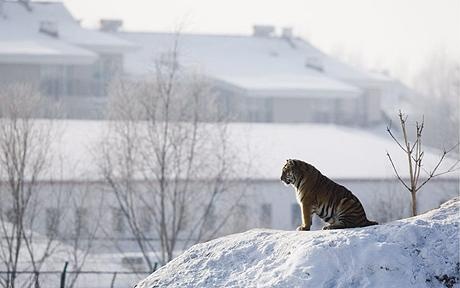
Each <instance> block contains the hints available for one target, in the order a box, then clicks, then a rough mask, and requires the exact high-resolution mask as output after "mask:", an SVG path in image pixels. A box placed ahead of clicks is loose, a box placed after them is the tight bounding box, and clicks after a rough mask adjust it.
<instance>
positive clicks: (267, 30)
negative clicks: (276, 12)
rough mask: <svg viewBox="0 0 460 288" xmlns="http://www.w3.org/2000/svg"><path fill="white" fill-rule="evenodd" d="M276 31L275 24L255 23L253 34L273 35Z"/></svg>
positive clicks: (257, 35) (256, 35)
mask: <svg viewBox="0 0 460 288" xmlns="http://www.w3.org/2000/svg"><path fill="white" fill-rule="evenodd" d="M274 33H275V26H271V25H254V26H253V34H252V35H253V36H254V37H271V36H273V34H274Z"/></svg>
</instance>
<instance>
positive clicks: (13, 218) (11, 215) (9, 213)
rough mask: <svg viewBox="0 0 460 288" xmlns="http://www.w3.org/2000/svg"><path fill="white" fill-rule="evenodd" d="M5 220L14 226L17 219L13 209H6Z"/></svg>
mask: <svg viewBox="0 0 460 288" xmlns="http://www.w3.org/2000/svg"><path fill="white" fill-rule="evenodd" d="M6 219H7V220H8V222H10V223H13V224H15V223H16V219H17V213H16V210H15V209H13V208H10V209H8V210H7V211H6Z"/></svg>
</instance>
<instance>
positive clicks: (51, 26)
mask: <svg viewBox="0 0 460 288" xmlns="http://www.w3.org/2000/svg"><path fill="white" fill-rule="evenodd" d="M39 31H40V32H41V33H44V34H47V35H49V36H52V37H55V38H57V37H59V29H58V24H57V22H56V21H40V30H39Z"/></svg>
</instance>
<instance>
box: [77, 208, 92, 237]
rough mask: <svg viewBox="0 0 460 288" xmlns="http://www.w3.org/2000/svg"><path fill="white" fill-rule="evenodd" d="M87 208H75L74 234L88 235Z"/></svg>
mask: <svg viewBox="0 0 460 288" xmlns="http://www.w3.org/2000/svg"><path fill="white" fill-rule="evenodd" d="M88 229H89V228H88V209H87V208H77V209H76V210H75V236H86V235H88V231H89V230H88Z"/></svg>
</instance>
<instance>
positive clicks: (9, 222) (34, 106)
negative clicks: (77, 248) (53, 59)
mask: <svg viewBox="0 0 460 288" xmlns="http://www.w3.org/2000/svg"><path fill="white" fill-rule="evenodd" d="M42 100H43V98H42V97H40V95H39V94H38V93H37V90H36V89H35V88H34V87H33V86H30V85H26V84H14V85H9V86H6V87H2V89H1V91H0V103H1V105H0V193H1V199H2V203H0V204H1V210H2V211H0V212H1V213H0V237H1V242H0V260H1V261H2V262H1V267H2V268H4V269H5V270H6V272H7V273H6V274H1V275H0V285H2V286H4V287H15V286H17V285H18V282H17V276H18V275H17V271H18V269H24V268H25V267H28V268H29V269H30V268H31V269H32V271H33V272H36V273H38V272H39V271H40V269H41V267H42V265H43V264H44V262H45V260H46V259H47V258H48V257H49V256H50V255H51V254H52V252H53V251H54V249H55V248H56V245H55V242H54V239H55V237H56V235H55V234H53V233H52V234H50V235H49V237H47V238H41V237H40V236H39V235H38V234H37V233H35V232H34V231H33V229H32V228H33V227H34V226H35V225H36V224H37V223H36V221H37V220H36V216H37V215H38V213H39V209H40V207H39V206H38V203H39V199H38V198H37V193H38V191H39V189H40V188H39V185H38V181H39V178H40V177H41V176H43V175H44V173H45V172H46V170H47V168H48V164H49V161H50V154H49V147H50V143H51V139H52V136H53V129H52V127H51V122H50V121H42V122H40V123H38V122H37V121H36V120H35V119H34V118H35V117H37V116H38V115H39V114H37V113H39V111H40V108H41V107H42V106H41V105H42ZM56 216H58V215H56ZM56 223H57V222H53V221H52V222H51V223H49V225H50V226H53V225H55V224H56ZM50 228H51V230H53V229H52V228H53V227H50ZM39 239H40V240H39ZM36 242H40V244H39V245H40V248H37V246H36V244H37V243H36ZM21 263H23V264H21ZM21 265H26V266H23V267H20V266H21ZM36 275H37V274H36ZM35 281H36V280H35ZM27 282H29V285H31V283H33V282H34V280H33V279H29V280H26V281H25V282H23V281H21V283H22V284H21V286H23V287H24V285H26V284H25V283H27Z"/></svg>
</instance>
